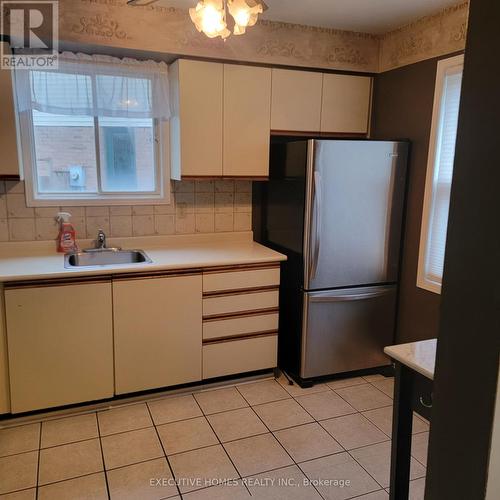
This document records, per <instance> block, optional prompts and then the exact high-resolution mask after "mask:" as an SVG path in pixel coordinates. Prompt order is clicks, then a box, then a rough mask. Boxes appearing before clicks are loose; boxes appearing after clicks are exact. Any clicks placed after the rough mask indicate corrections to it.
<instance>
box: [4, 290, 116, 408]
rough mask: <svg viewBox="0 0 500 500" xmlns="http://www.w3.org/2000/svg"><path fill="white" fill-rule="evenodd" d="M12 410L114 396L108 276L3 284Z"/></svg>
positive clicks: (47, 406)
mask: <svg viewBox="0 0 500 500" xmlns="http://www.w3.org/2000/svg"><path fill="white" fill-rule="evenodd" d="M5 307H6V323H7V337H8V355H9V372H10V397H11V409H12V413H19V412H24V411H31V410H37V409H41V408H51V407H56V406H62V405H68V404H73V403H80V402H84V401H93V400H98V399H104V398H109V397H112V396H113V321H112V312H111V311H112V295H111V281H110V280H105V281H97V280H96V281H92V282H78V283H71V284H69V283H65V282H61V283H59V284H50V285H46V286H41V285H27V286H22V285H20V286H16V285H15V284H14V285H10V286H7V287H6V289H5Z"/></svg>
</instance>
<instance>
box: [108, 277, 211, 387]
mask: <svg viewBox="0 0 500 500" xmlns="http://www.w3.org/2000/svg"><path fill="white" fill-rule="evenodd" d="M113 308H114V313H113V314H114V345H115V385H116V389H115V391H116V394H125V393H129V392H135V391H143V390H147V389H154V388H158V387H167V386H172V385H177V384H185V383H188V382H196V381H199V380H201V355H202V353H201V345H202V322H201V318H202V278H201V274H198V275H186V276H171V277H150V278H144V279H133V278H131V279H117V280H116V281H114V282H113Z"/></svg>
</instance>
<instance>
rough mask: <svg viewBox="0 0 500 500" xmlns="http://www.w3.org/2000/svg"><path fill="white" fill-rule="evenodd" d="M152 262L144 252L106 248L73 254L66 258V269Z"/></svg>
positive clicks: (67, 255) (68, 254)
mask: <svg viewBox="0 0 500 500" xmlns="http://www.w3.org/2000/svg"><path fill="white" fill-rule="evenodd" d="M149 262H152V260H151V259H150V258H149V257H148V256H147V254H146V252H144V250H120V249H117V248H106V249H102V250H94V249H92V250H91V251H82V252H71V253H67V254H66V255H65V256H64V267H65V268H67V269H71V268H74V267H90V266H115V265H117V264H142V263H149Z"/></svg>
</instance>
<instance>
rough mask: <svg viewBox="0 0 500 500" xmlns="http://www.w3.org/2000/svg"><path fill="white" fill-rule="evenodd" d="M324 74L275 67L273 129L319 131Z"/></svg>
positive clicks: (272, 105)
mask: <svg viewBox="0 0 500 500" xmlns="http://www.w3.org/2000/svg"><path fill="white" fill-rule="evenodd" d="M322 85H323V74H322V73H313V72H311V71H293V70H287V69H273V86H272V101H271V129H272V130H285V131H297V132H303V131H307V132H319V127H320V120H321V87H322Z"/></svg>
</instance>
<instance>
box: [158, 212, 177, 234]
mask: <svg viewBox="0 0 500 500" xmlns="http://www.w3.org/2000/svg"><path fill="white" fill-rule="evenodd" d="M155 233H156V234H159V235H164V234H174V233H175V215H155Z"/></svg>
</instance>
